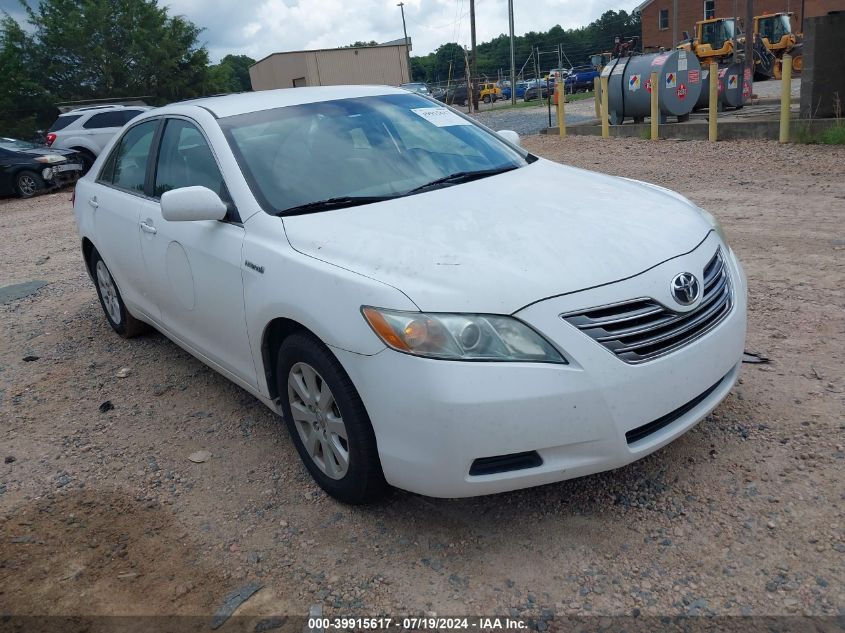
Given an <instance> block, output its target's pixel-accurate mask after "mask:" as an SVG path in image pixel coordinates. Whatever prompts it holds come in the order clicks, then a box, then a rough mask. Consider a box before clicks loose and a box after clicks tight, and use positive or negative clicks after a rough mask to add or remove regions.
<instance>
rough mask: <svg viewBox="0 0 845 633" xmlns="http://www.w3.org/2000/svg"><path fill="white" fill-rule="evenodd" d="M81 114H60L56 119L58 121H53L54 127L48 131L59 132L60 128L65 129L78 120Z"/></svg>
mask: <svg viewBox="0 0 845 633" xmlns="http://www.w3.org/2000/svg"><path fill="white" fill-rule="evenodd" d="M81 116H82V115H81V114H69V115H67V116H60V117H59V118H58V119H56V122H55V123H53V127H51V128H50V129H49V130H47V131H48V132H58V131H59V130H63V129H65V128H66V127H67V126H68V125H70V124H71V123H73V122H74V121H77V120H78V119H79V118H80V117H81Z"/></svg>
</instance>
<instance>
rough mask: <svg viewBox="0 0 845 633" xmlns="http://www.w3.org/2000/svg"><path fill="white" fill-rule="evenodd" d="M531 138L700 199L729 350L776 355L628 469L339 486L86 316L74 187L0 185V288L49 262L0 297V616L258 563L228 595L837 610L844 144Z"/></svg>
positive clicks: (437, 608)
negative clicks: (746, 310) (734, 316)
mask: <svg viewBox="0 0 845 633" xmlns="http://www.w3.org/2000/svg"><path fill="white" fill-rule="evenodd" d="M525 145H526V146H527V147H528V148H529V149H530V150H532V151H534V152H536V153H538V154H540V155H542V156H545V157H547V158H551V159H555V160H561V161H564V162H567V163H570V164H573V165H577V166H581V167H586V168H589V169H595V170H599V171H604V172H608V173H611V174H616V175H620V176H627V177H633V178H639V179H643V180H647V181H651V182H656V183H659V184H661V185H665V186H667V187H670V188H673V189H676V190H678V191H680V192H682V193H683V194H685V195H686V196H688V197H690V198H691V199H692V200H693V201H695V202H696V203H698V204H699V205H701V206H703V207H705V208H707V209H709V210H710V211H712V212H713V213H714V214H716V215H717V216H718V217H719V218H720V219H721V220H722V222H723V223H724V225H725V228H726V231H727V233H728V235H729V238H730V240H731V243H732V245H733V247H734V249H735V250H736V251H737V252H738V253H739V255H740V257H741V259H742V260H743V262H744V264H745V267H746V271H747V273H748V277H749V285H750V317H749V318H750V322H749V335H748V343H747V348H748V349H749V350H751V351H754V352H757V353H760V354H762V355H765V356H767V357H769V358H771V361H772V362H771V363H770V364H758V365H744V367H743V372H742V376H741V380H740V384H738V386H737V387H736V389H735V390H734V392H733V393H732V394H731V395H730V396H729V397H728V398H727V400H726V401H725V402H724V403H723V404H722V405H721V406H719V408H718V409H717V410H716V411H715V412H714V413H713V414H712V415H711V416H710V417H709V418H708V419H706V420H705V421H703V422H702V423H701V424H700V425H698V426H697V427H696V428H695V429H693V430H692V431H690V432H689V433H687V434H686V435H684V436H683V437H682V438H680V439H679V440H677V441H676V442H674V443H673V444H671V445H669V446H668V447H666V448H665V449H663V450H661V451H659V452H657V453H656V454H654V455H652V456H650V457H648V458H646V459H644V460H642V461H640V462H637V463H635V464H632V465H630V466H628V467H626V468H622V469H620V470H616V471H613V472H608V473H603V474H600V475H595V476H591V477H586V478H582V479H578V480H574V481H568V482H564V483H560V484H555V485H550V486H544V487H541V488H535V489H530V490H523V491H519V492H514V493H509V494H502V495H497V496H489V497H482V498H475V499H465V500H434V499H427V498H422V497H419V496H415V495H411V494H407V493H404V492H399V491H396V492H394V493H392V494H391V495H390V497H389V498H388V499H387V500H386V501H385V502H383V503H381V504H379V505H376V506H371V507H364V508H350V507H345V506H343V505H340V504H338V503H336V502H335V501H333V500H332V499H330V498H328V497H327V496H326V495H325V494H323V493H322V491H321V490H320V489H319V488H318V487H317V486H316V485H315V484H314V483H313V482H312V481H311V479H310V477H309V476H308V475H307V473H306V471H305V469H304V468H303V467H302V466H301V465H300V461H299V458H298V456H297V454H296V451H295V450H294V448H293V445H292V443H291V441H290V439H289V438H288V436H287V434H286V431H285V430H284V427H283V426H282V425H281V424H280V421H279V420H278V419H277V418H276V417H274V416H273V414H271V413H270V411H269V410H267V409H266V408H265V407H264V406H263V405H261V404H259V403H258V402H257V401H256V400H254V399H253V398H252V397H251V396H249V395H248V394H247V393H245V392H244V391H242V390H240V389H239V388H238V387H236V386H234V385H232V384H231V383H229V382H227V381H226V380H225V379H223V378H222V377H220V376H219V375H217V374H215V373H214V372H212V371H211V370H209V369H207V368H206V367H205V366H203V365H202V364H200V363H199V362H198V361H197V360H195V359H194V358H192V357H191V356H189V355H188V354H186V353H185V352H183V351H182V350H180V349H179V348H178V347H176V346H175V345H174V344H172V343H170V342H169V341H168V340H166V339H165V338H164V337H162V336H161V335H159V334H152V335H149V336H146V337H142V338H140V339H135V340H132V341H126V340H122V339H120V338H119V337H117V336H116V335H115V334H114V333H113V332H112V331H111V330H110V329H109V328H108V326H107V324H106V321H105V319H104V317H103V315H102V314H101V310H100V307H99V305H98V304H97V302H96V295H95V291H94V287H93V285H92V283H91V282H90V281H89V279H88V278H87V276H86V274H85V272H84V268H83V264H82V260H81V257H80V252H79V248H78V240H77V236H76V232H75V226H74V223H73V218H72V213H71V205H70V202H69V198H70V192H69V191H62V192H59V193H55V194H50V195H45V196H42V197H40V198H37V199H35V200H31V201H20V200H15V199H7V200H0V232H1V233H2V235H3V239H2V241H0V261H1V262H2V268H0V287H3V286H8V285H11V284H17V283H22V282H27V281H35V280H43V281H46V282H47V285H46V286H44V287H43V288H41V289H40V290H38V291H37V292H36V293H35V294H33V295H31V296H28V297H25V298H20V299H13V300H9V301H7V302H4V303H3V304H2V305H0V337H1V338H0V340H2V343H0V420H2V422H0V459H3V460H4V463H2V464H0V613H5V614H17V615H22V614H59V615H95V614H101V615H109V614H112V615H114V614H121V615H125V614H192V615H202V616H208V617H211V615H212V614H213V613H214V612H215V611H217V609H218V608H219V607H220V606H221V604H222V603H223V600H224V598H225V597H226V595H227V594H228V593H229V592H231V591H234V590H237V589H239V588H241V587H243V586H244V585H247V584H249V583H250V582H257V583H259V585H260V586H261V589H260V590H259V591H258V592H257V593H255V595H253V596H252V597H251V598H250V599H249V600H247V601H246V602H245V603H244V605H243V606H242V607H241V609H240V610H239V611H238V613H239V614H251V615H257V616H266V617H270V616H278V615H293V614H299V615H304V614H306V613H308V610H309V607H310V606H311V605H315V604H321V605H323V608H324V612H325V613H326V614H328V615H359V616H364V615H373V614H378V613H386V614H393V615H406V614H421V613H430V612H435V613H437V614H467V613H469V614H476V615H478V614H492V613H497V614H504V615H509V614H510V615H514V616H520V617H524V618H530V619H531V620H532V623H533V626H535V627H536V628H538V629H540V630H546V628H554V618H555V617H557V618H560V617H562V616H566V615H572V614H579V615H589V614H616V615H618V614H642V615H658V614H659V615H679V614H691V615H710V614H732V615H739V614H754V615H772V614H809V615H843V614H845V522H843V508H845V477H843V472H845V468H844V467H845V449H844V448H843V444H845V420H844V419H843V410H845V407H843V404H845V397H843V389H845V380H843V375H845V372H843V356H845V316H844V315H845V309H843V308H845V301H843V298H845V291H844V290H843V288H845V258H843V253H844V252H845V228H844V227H845V149H843V148H834V147H818V146H797V145H796V146H792V145H790V146H786V147H782V146H779V145H778V144H776V143H770V142H738V143H732V144H727V143H719V144H716V145H709V144H707V143H703V142H676V141H663V142H659V143H650V142H648V141H639V140H632V139H619V140H609V141H602V140H601V139H598V138H583V137H582V138H570V139H566V140H565V141H564V142H561V141H560V140H559V139H557V138H544V137H532V138H527V139H525ZM548 185H549V186H548V187H547V188H546V189H545V190H544V191H543V195H549V196H555V195H557V196H560V197H561V200H562V202H563V204H564V205H565V204H566V191H556V190H555V188H554V183H548ZM619 204H625V201H624V200H620V201H619ZM596 214H597V215H598V214H600V209H596ZM4 301H5V300H4ZM36 357H37V358H36ZM122 368H128V375H127V376H125V377H120V376H121V375H123V374H125V373H127V372H126V371H124V372H120V370H121V369H122ZM107 401H108V402H110V403H111V405H112V406H113V409H111V410H108V411H101V409H105V408H107V407H106V406H102V405H104V403H105V402H107ZM197 450H208V451H210V452H211V453H212V454H213V457H212V458H211V459H210V460H209V461H207V462H205V463H201V464H195V463H192V462H190V461H189V460H188V459H187V457H188V455H189V454H190V453H192V452H194V451H197ZM227 626H228V625H227ZM268 627H269V625H268ZM265 628H267V627H265ZM221 630H223V631H225V630H226V628H225V626H224V628H222V629H221Z"/></svg>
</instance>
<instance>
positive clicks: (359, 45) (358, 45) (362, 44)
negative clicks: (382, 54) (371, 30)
mask: <svg viewBox="0 0 845 633" xmlns="http://www.w3.org/2000/svg"><path fill="white" fill-rule="evenodd" d="M368 46H378V42H376V41H375V40H370V41H369V42H361V41H357V42H353V43H352V44H347V45H346V46H344V47H343V48H367V47H368Z"/></svg>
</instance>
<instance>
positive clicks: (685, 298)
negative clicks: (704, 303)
mask: <svg viewBox="0 0 845 633" xmlns="http://www.w3.org/2000/svg"><path fill="white" fill-rule="evenodd" d="M700 290H701V287H700V285H699V283H698V279H696V277H695V275H693V274H692V273H678V274H677V275H675V277H674V278H673V279H672V296H673V297H674V298H675V301H677V302H678V303H679V304H681V305H682V306H688V305H690V304H692V303H695V300H696V299H698V294H699V292H700Z"/></svg>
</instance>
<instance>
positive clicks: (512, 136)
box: [497, 130, 522, 147]
mask: <svg viewBox="0 0 845 633" xmlns="http://www.w3.org/2000/svg"><path fill="white" fill-rule="evenodd" d="M497 134H498V135H499V136H501V137H502V138H503V139H505V140H506V141H508V142H509V143H513V144H514V145H516V146H517V147H522V142H521V141H520V140H519V134H517V133H516V132H514V131H513V130H499V131H498V132H497Z"/></svg>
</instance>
